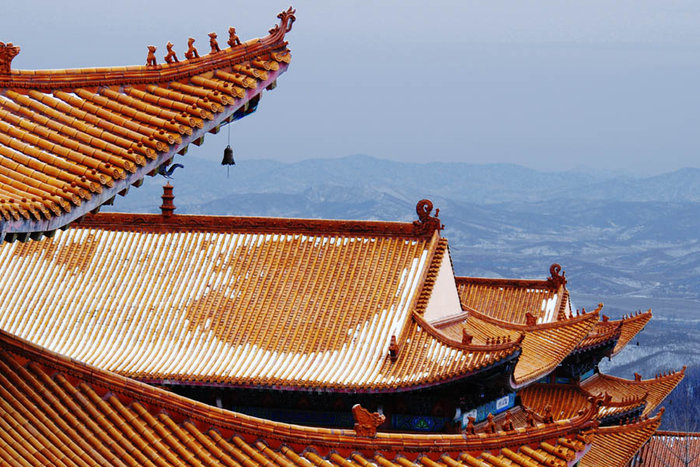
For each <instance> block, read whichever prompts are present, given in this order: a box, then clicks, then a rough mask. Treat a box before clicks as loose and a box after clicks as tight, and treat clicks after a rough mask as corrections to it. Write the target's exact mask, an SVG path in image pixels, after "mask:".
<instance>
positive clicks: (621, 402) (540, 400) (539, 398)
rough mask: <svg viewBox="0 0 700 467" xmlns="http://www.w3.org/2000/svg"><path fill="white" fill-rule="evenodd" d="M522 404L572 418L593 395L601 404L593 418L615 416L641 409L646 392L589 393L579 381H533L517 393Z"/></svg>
mask: <svg viewBox="0 0 700 467" xmlns="http://www.w3.org/2000/svg"><path fill="white" fill-rule="evenodd" d="M518 395H519V396H520V399H521V401H522V404H523V405H524V406H525V407H527V408H529V409H532V410H534V411H535V412H538V413H544V411H545V409H546V407H547V406H549V407H550V409H551V411H552V416H553V417H554V418H555V419H566V418H571V417H572V416H574V415H575V414H577V413H578V412H579V411H580V410H584V409H585V408H586V407H587V406H588V403H589V402H588V401H589V400H591V399H593V398H596V399H598V400H599V401H600V407H599V409H598V413H597V415H596V418H598V419H599V420H604V419H606V418H608V417H612V416H618V417H622V418H624V417H625V416H629V414H630V413H631V412H634V411H637V410H640V409H641V408H643V407H645V406H646V404H647V394H646V393H645V394H641V395H636V394H633V395H626V396H623V397H620V396H619V394H615V395H614V396H613V395H612V394H609V393H605V392H590V391H587V390H586V389H584V388H583V387H581V385H580V384H550V383H545V384H539V383H536V384H532V385H530V386H528V387H526V388H525V389H522V390H521V391H519V392H518Z"/></svg>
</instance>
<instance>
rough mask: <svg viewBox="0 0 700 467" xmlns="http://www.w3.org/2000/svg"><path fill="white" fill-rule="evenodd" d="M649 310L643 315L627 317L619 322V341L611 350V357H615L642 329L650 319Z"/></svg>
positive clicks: (637, 314)
mask: <svg viewBox="0 0 700 467" xmlns="http://www.w3.org/2000/svg"><path fill="white" fill-rule="evenodd" d="M651 316H652V313H651V310H648V311H645V312H644V313H636V314H633V315H628V316H625V317H624V318H622V319H621V320H619V322H620V323H621V325H620V330H621V332H620V339H618V341H617V344H616V345H615V349H613V355H617V354H618V353H619V352H620V351H621V350H622V349H623V348H624V347H625V346H626V345H627V344H628V343H629V341H631V340H632V339H633V338H634V336H636V335H637V334H639V332H640V331H641V330H642V329H644V326H646V325H647V323H648V322H649V320H650V319H651Z"/></svg>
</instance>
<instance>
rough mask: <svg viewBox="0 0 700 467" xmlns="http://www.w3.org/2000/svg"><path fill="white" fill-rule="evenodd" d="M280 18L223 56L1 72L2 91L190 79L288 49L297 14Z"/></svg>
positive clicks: (290, 12)
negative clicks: (288, 36) (260, 35)
mask: <svg viewBox="0 0 700 467" xmlns="http://www.w3.org/2000/svg"><path fill="white" fill-rule="evenodd" d="M277 17H278V18H279V19H280V23H279V24H276V25H275V27H274V28H272V29H270V31H269V33H268V35H267V36H265V37H263V38H259V39H252V40H249V41H246V42H244V43H242V44H240V45H236V46H235V47H229V48H227V49H224V50H221V51H220V52H215V53H209V54H207V55H202V56H201V57H196V58H192V59H186V60H183V61H181V62H176V63H172V64H168V63H165V64H160V65H155V66H149V65H134V66H123V67H105V68H75V69H60V70H10V73H9V74H3V73H2V72H0V87H13V88H32V89H55V88H60V87H61V86H60V84H59V82H57V80H59V81H63V82H70V83H71V86H70V87H90V86H115V85H128V84H143V83H145V82H149V83H158V82H163V81H173V80H178V79H183V78H189V77H191V76H193V75H197V74H201V73H203V72H207V71H211V70H213V69H215V68H218V67H220V66H223V65H235V64H238V63H242V62H245V61H247V60H250V59H251V58H254V57H257V56H259V55H260V54H261V53H263V52H266V51H274V50H276V49H279V48H282V47H286V45H287V44H286V42H284V37H285V35H286V33H287V32H289V31H291V29H292V24H293V23H294V21H295V19H296V17H295V10H292V9H291V7H290V9H289V10H287V11H283V12H282V13H280V14H279V15H277Z"/></svg>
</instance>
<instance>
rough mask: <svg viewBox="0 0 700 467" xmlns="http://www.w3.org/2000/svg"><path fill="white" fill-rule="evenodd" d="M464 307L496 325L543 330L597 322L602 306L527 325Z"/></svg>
mask: <svg viewBox="0 0 700 467" xmlns="http://www.w3.org/2000/svg"><path fill="white" fill-rule="evenodd" d="M462 308H464V309H465V310H466V311H467V312H468V313H469V315H474V316H476V317H477V318H478V319H481V320H483V321H486V322H488V323H492V324H496V325H499V326H502V327H504V328H506V329H512V330H522V331H534V330H541V329H551V328H559V327H564V326H567V325H570V324H575V323H579V322H582V321H588V320H595V321H596V322H597V321H598V317H599V312H600V308H596V309H595V310H593V311H589V312H584V313H579V314H578V315H576V316H571V317H568V318H566V319H564V320H557V321H551V322H549V323H536V324H534V325H527V324H518V323H513V322H511V321H504V320H500V319H498V318H494V317H492V316H489V315H487V314H486V313H482V312H480V311H478V310H475V309H474V308H471V307H468V306H466V305H464V304H462Z"/></svg>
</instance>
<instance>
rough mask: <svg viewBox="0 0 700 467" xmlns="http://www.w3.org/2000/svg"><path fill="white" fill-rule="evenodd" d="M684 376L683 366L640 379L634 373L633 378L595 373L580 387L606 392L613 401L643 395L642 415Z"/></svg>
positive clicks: (664, 397) (659, 402) (655, 406)
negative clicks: (679, 369)
mask: <svg viewBox="0 0 700 467" xmlns="http://www.w3.org/2000/svg"><path fill="white" fill-rule="evenodd" d="M684 376H685V367H683V369H682V370H681V371H675V372H670V373H666V374H662V375H657V376H656V377H655V378H653V379H641V376H639V375H638V374H635V380H634V381H632V380H628V379H624V378H618V377H616V376H610V375H604V374H602V373H596V374H594V375H593V376H591V377H590V378H588V379H586V380H585V381H582V382H581V387H582V388H583V389H584V390H586V391H587V392H588V393H590V394H596V395H597V394H608V395H610V396H611V397H612V400H613V401H620V400H623V399H636V398H641V397H644V398H645V399H646V406H645V407H644V411H643V412H642V415H649V414H650V413H651V412H653V411H654V410H655V409H656V408H657V407H658V406H659V404H661V402H663V400H664V399H666V397H667V396H668V395H669V394H671V391H673V389H674V388H675V387H676V386H677V385H678V383H680V382H681V380H682V379H683V377H684Z"/></svg>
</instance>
